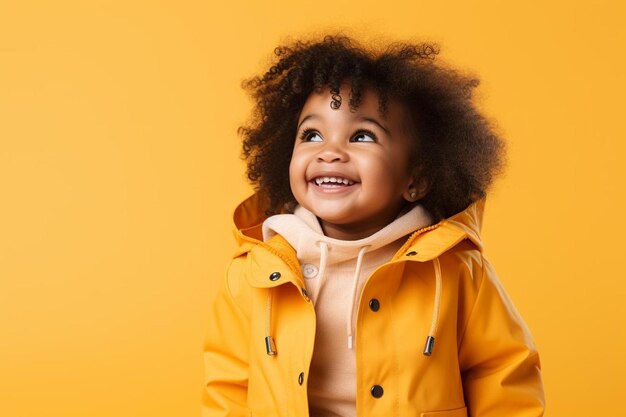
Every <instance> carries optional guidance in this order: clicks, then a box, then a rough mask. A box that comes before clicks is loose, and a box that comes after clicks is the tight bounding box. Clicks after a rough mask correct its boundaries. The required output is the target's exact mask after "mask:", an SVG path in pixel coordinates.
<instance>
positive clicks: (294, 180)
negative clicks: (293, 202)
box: [289, 153, 305, 194]
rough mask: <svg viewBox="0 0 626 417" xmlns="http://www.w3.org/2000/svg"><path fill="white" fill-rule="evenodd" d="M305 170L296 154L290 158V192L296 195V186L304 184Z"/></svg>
mask: <svg viewBox="0 0 626 417" xmlns="http://www.w3.org/2000/svg"><path fill="white" fill-rule="evenodd" d="M304 175H305V170H304V165H303V161H302V159H301V158H299V157H298V154H295V153H294V154H293V155H292V156H291V162H290V163H289V185H290V186H291V192H292V193H294V194H296V193H297V190H298V186H300V187H301V184H302V183H303V182H304V178H305V176H304Z"/></svg>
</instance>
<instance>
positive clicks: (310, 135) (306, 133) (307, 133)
mask: <svg viewBox="0 0 626 417" xmlns="http://www.w3.org/2000/svg"><path fill="white" fill-rule="evenodd" d="M300 140H301V141H302V142H321V141H322V137H321V136H320V134H319V132H318V131H316V130H314V129H304V130H303V131H302V133H301V134H300Z"/></svg>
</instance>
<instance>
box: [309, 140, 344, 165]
mask: <svg viewBox="0 0 626 417" xmlns="http://www.w3.org/2000/svg"><path fill="white" fill-rule="evenodd" d="M348 159H349V157H348V153H347V152H346V151H345V149H344V148H343V147H342V146H341V145H340V144H337V143H333V142H326V143H325V144H324V146H323V147H322V149H320V151H319V152H318V154H317V162H346V161H348Z"/></svg>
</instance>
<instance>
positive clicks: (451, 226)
mask: <svg viewBox="0 0 626 417" xmlns="http://www.w3.org/2000/svg"><path fill="white" fill-rule="evenodd" d="M266 207H267V206H266V205H265V204H264V203H263V201H262V199H261V197H260V196H259V194H258V193H256V194H253V195H252V196H250V197H248V198H247V199H246V200H244V201H243V202H242V203H241V204H239V206H237V208H236V209H235V212H234V215H233V223H234V226H233V232H234V235H235V239H236V241H237V245H238V248H237V250H236V252H235V254H234V257H238V256H240V255H243V254H245V253H249V252H253V253H251V255H253V256H251V257H250V259H249V262H254V261H255V259H256V258H257V256H254V255H256V253H254V252H257V251H258V250H269V251H270V252H272V253H274V254H276V255H277V256H278V258H277V259H276V262H277V264H276V265H273V264H272V263H268V264H265V263H263V264H262V265H258V266H259V267H261V268H262V269H263V271H265V270H266V269H267V271H266V272H267V275H268V277H269V275H270V274H271V273H272V272H275V271H277V270H278V269H279V268H282V269H283V270H284V263H287V265H288V266H289V267H290V270H291V271H290V272H289V273H288V276H287V277H285V278H287V279H288V280H289V281H294V283H296V284H299V283H301V282H303V278H302V274H301V272H300V268H299V267H298V265H297V260H296V259H297V258H296V256H295V251H294V249H293V248H292V247H291V246H290V245H289V243H287V241H286V240H285V239H284V238H282V237H281V236H280V235H276V236H274V237H273V238H272V239H270V240H268V241H267V242H263V232H262V225H263V221H264V220H265V219H266V218H267V216H266V215H265V210H266ZM484 208H485V199H484V198H483V199H480V200H478V201H476V202H474V203H472V204H470V205H469V206H468V207H466V208H465V209H464V210H463V211H461V212H459V213H457V214H455V215H453V216H451V217H449V218H447V219H443V220H441V221H440V222H439V223H437V224H434V225H432V226H428V227H425V228H422V229H420V230H418V231H416V232H415V233H413V235H412V236H411V237H410V238H409V239H408V240H407V242H406V244H405V245H404V246H403V247H402V249H401V250H400V252H398V254H397V256H396V258H395V259H398V260H399V259H402V260H411V261H418V262H426V261H430V260H432V259H434V258H437V257H438V256H440V255H441V254H443V253H444V252H446V251H448V250H450V249H451V248H453V247H454V246H456V245H457V244H459V243H460V242H462V241H464V240H466V239H468V240H469V241H471V242H472V243H473V244H474V246H475V247H476V248H477V249H478V250H479V251H481V252H482V250H483V244H482V241H481V239H480V230H481V227H482V219H483V212H484ZM412 252H415V253H414V254H413V256H410V257H405V256H404V255H405V254H408V253H412ZM280 260H282V261H283V262H284V263H281V262H280ZM263 271H261V272H263ZM281 281H282V282H281ZM283 282H285V280H282V279H279V280H276V281H270V280H269V279H267V277H264V276H263V274H262V273H261V274H260V278H259V283H258V284H259V286H264V287H271V286H275V285H279V284H280V283H283ZM300 286H302V285H300Z"/></svg>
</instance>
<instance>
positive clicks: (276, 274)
mask: <svg viewBox="0 0 626 417" xmlns="http://www.w3.org/2000/svg"><path fill="white" fill-rule="evenodd" d="M279 278H280V272H272V273H271V274H270V281H276V280H278V279H279Z"/></svg>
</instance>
